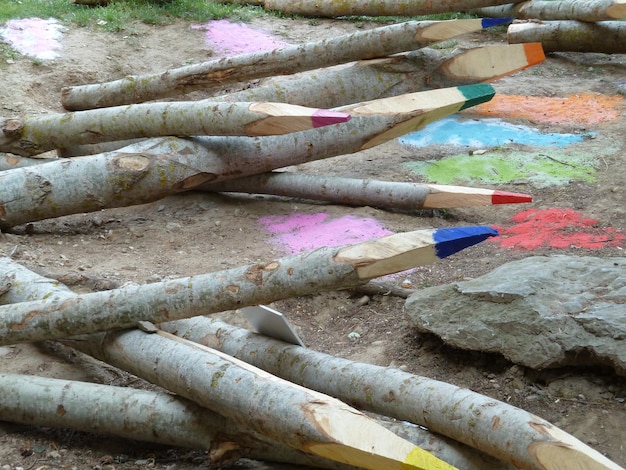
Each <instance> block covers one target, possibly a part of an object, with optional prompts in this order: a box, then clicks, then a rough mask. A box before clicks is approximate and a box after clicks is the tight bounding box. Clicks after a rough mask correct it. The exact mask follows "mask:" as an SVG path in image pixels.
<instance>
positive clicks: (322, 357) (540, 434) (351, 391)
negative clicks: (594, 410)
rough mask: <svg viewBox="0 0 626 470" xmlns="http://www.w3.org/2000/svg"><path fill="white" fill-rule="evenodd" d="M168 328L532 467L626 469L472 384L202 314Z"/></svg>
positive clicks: (164, 326) (551, 469) (546, 469)
mask: <svg viewBox="0 0 626 470" xmlns="http://www.w3.org/2000/svg"><path fill="white" fill-rule="evenodd" d="M160 328H162V329H165V330H167V331H171V332H173V333H175V334H177V335H179V336H181V337H184V338H187V339H190V340H192V341H198V342H200V343H202V344H206V345H208V346H210V347H214V348H216V349H220V350H221V351H224V352H226V353H227V354H230V355H232V356H235V357H238V358H239V359H242V360H244V361H246V362H250V363H251V364H254V365H256V366H257V367H260V368H263V369H265V370H267V371H269V372H271V373H273V374H276V375H279V376H281V377H283V378H285V379H287V380H292V381H294V382H296V383H299V384H301V385H303V386H305V387H310V388H313V389H316V390H320V391H323V392H324V393H327V394H329V395H332V396H336V397H339V398H340V399H342V400H344V401H346V402H348V403H351V404H353V405H354V406H356V407H358V408H362V409H366V410H371V411H374V412H377V413H380V414H383V415H386V416H390V417H395V418H397V419H400V420H405V421H409V422H413V423H419V424H421V425H423V426H426V427H427V428H428V429H430V430H431V431H433V432H438V433H441V434H443V435H445V436H448V437H451V438H453V439H455V440H457V441H459V442H463V443H465V444H467V445H469V446H472V447H474V448H476V449H480V450H481V451H483V452H485V453H487V454H489V455H491V456H493V457H496V458H498V459H501V460H503V461H505V462H508V463H510V464H512V465H514V466H517V467H519V468H522V469H527V470H571V469H574V468H576V469H585V470H599V469H605V470H606V469H611V470H623V469H622V467H620V466H619V465H617V464H616V463H614V462H612V461H610V460H609V459H607V458H606V457H605V456H603V455H602V454H600V453H599V452H597V451H596V450H594V449H592V448H591V447H589V446H588V445H586V444H584V443H583V442H581V441H579V440H578V439H576V438H575V437H573V436H572V435H570V434H568V433H566V432H564V431H563V430H561V429H559V428H557V427H556V426H554V425H553V424H551V423H549V422H548V421H546V420H544V419H542V418H540V417H538V416H535V415H532V414H530V413H528V412H526V411H523V410H521V409H519V408H516V407H513V406H511V405H508V404H506V403H504V402H501V401H498V400H495V399H492V398H489V397H486V396H484V395H480V394H478V393H475V392H472V391H471V390H468V389H462V388H459V387H456V386H454V385H451V384H447V383H444V382H439V381H436V380H432V379H429V378H426V377H420V376H416V375H412V374H409V373H407V372H403V371H401V370H399V369H394V368H390V367H380V366H374V365H371V364H363V363H358V362H353V361H350V360H347V359H341V358H337V357H333V356H329V355H327V354H323V353H320V352H317V351H314V350H311V349H307V348H303V347H299V346H295V345H291V344H287V343H283V342H281V341H277V340H273V339H271V338H267V337H264V336H260V335H256V334H254V333H251V332H249V331H247V330H245V329H242V328H236V327H233V326H231V325H228V324H226V323H224V322H222V321H220V320H218V319H213V318H206V317H198V318H194V319H190V320H184V321H178V322H171V323H164V324H162V325H160Z"/></svg>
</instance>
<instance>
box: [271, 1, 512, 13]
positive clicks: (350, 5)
mask: <svg viewBox="0 0 626 470" xmlns="http://www.w3.org/2000/svg"><path fill="white" fill-rule="evenodd" d="M505 3H511V0H438V1H436V2H433V1H432V0H378V1H375V2H373V1H371V0H318V1H311V0H265V1H264V2H263V7H264V8H265V9H267V10H277V11H280V12H282V13H285V14H289V15H303V16H315V17H337V16H418V15H432V14H434V13H449V12H458V11H467V10H472V9H475V8H482V7H486V6H492V5H502V4H505Z"/></svg>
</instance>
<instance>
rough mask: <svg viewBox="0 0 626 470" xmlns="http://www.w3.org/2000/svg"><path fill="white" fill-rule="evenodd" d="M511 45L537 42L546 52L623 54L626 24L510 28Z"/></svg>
mask: <svg viewBox="0 0 626 470" xmlns="http://www.w3.org/2000/svg"><path fill="white" fill-rule="evenodd" d="M507 40H508V41H509V43H511V44H519V43H529V42H540V43H541V45H542V46H543V49H544V50H545V51H546V52H600V53H605V54H620V53H626V21H601V22H598V23H584V22H582V21H545V22H528V23H515V24H512V25H511V26H509V29H508V31H507Z"/></svg>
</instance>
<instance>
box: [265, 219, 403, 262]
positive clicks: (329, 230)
mask: <svg viewBox="0 0 626 470" xmlns="http://www.w3.org/2000/svg"><path fill="white" fill-rule="evenodd" d="M259 222H260V223H261V225H263V227H264V228H265V229H266V230H267V231H268V232H270V233H272V234H274V235H275V238H274V241H275V243H276V244H279V245H281V246H283V247H285V248H286V251H287V252H288V253H289V254H296V253H301V252H306V251H311V250H314V249H316V248H321V247H324V246H341V245H348V244H351V243H358V242H363V241H366V240H371V239H373V238H380V237H384V236H386V235H391V234H392V233H393V232H391V231H389V230H387V229H385V228H384V226H383V225H382V224H381V223H380V222H379V221H378V220H375V219H371V218H362V217H354V216H351V215H347V216H344V217H340V218H338V219H330V215H329V214H326V213H323V212H321V213H317V214H299V213H296V214H291V215H285V216H268V217H262V218H261V219H259Z"/></svg>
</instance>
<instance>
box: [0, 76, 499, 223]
mask: <svg viewBox="0 0 626 470" xmlns="http://www.w3.org/2000/svg"><path fill="white" fill-rule="evenodd" d="M494 93H495V92H494V90H493V87H491V86H490V85H470V86H466V87H457V88H445V89H440V90H431V91H428V92H421V93H413V94H408V95H402V96H397V97H392V98H385V99H381V100H375V101H369V102H364V103H358V104H355V105H351V106H348V107H344V108H339V109H337V111H342V112H346V113H349V114H351V115H352V116H353V118H352V119H351V120H350V121H349V122H347V123H344V124H341V125H339V126H327V127H322V128H318V129H312V130H309V131H303V132H297V133H293V134H288V135H285V136H272V137H259V138H250V137H219V136H214V137H204V138H196V139H189V140H182V139H178V138H174V137H171V138H167V139H155V140H148V141H144V142H141V143H139V144H136V145H132V146H129V147H125V148H123V149H121V150H119V151H117V152H114V153H110V154H109V153H105V154H100V155H94V156H90V157H88V158H87V157H85V158H79V159H69V160H67V159H63V160H58V161H56V162H51V163H48V164H45V165H39V166H34V167H28V168H23V169H15V170H10V171H5V172H2V173H0V229H2V230H6V229H8V228H10V227H12V226H15V225H20V224H24V223H26V222H33V221H37V220H42V219H46V218H51V217H59V216H62V215H68V214H74V213H81V212H90V211H96V210H100V209H103V208H106V207H123V206H129V205H133V204H143V203H147V202H151V201H155V200H158V199H160V198H162V197H164V196H166V195H168V194H173V193H176V192H180V191H185V190H189V189H193V188H194V187H197V186H199V185H200V184H203V183H208V182H219V181H224V180H227V179H234V178H236V177H242V176H248V175H253V174H258V173H263V172H266V171H269V170H274V169H277V168H281V167H286V166H290V165H295V164H300V163H305V162H307V161H313V160H318V159H322V158H328V157H332V156H336V155H341V154H347V153H354V152H358V151H360V150H362V149H365V148H370V147H373V146H375V145H379V144H381V143H384V142H386V141H387V140H391V139H394V138H396V137H398V136H400V135H402V134H404V133H407V132H411V131H414V130H417V129H420V128H423V127H424V126H426V125H427V124H429V123H431V122H433V121H436V120H437V119H440V118H442V117H444V116H446V115H449V114H453V113H455V112H457V111H460V110H461V109H464V108H467V107H470V106H474V105H476V104H479V103H481V102H485V101H488V100H490V99H491V98H492V97H493V95H494Z"/></svg>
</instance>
